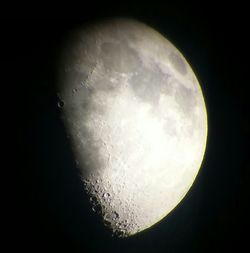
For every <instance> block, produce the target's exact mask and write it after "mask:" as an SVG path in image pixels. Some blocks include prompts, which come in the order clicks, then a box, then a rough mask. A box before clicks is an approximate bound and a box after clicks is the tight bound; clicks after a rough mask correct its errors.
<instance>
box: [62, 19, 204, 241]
mask: <svg viewBox="0 0 250 253" xmlns="http://www.w3.org/2000/svg"><path fill="white" fill-rule="evenodd" d="M59 65H60V66H59V75H58V76H59V85H58V97H59V102H58V106H59V107H60V110H61V111H62V118H63V122H64V124H65V128H66V130H67V134H68V136H69V139H70V142H71V146H72V150H73V152H74V156H75V160H76V165H77V167H78V168H79V171H80V175H81V179H82V183H83V187H84V189H85V190H86V192H87V194H88V195H89V198H90V201H91V203H92V209H93V211H95V212H97V213H99V214H101V216H102V217H103V222H104V225H106V226H108V227H109V228H110V229H111V230H112V231H113V233H114V234H117V235H119V236H122V237H125V236H130V235H133V234H135V233H138V232H140V231H142V230H144V229H146V228H149V227H151V226H152V225H154V224H155V223H157V222H158V221H160V220H161V219H162V218H163V217H165V216H166V215H167V214H168V213H169V212H171V211H172V210H173V209H174V208H175V207H176V206H177V205H178V203H179V202H180V201H181V200H182V199H183V197H184V196H185V195H186V193H187V192H188V190H189V189H190V187H191V186H192V184H193V182H194V180H195V177H196V175H197V173H198V171H199V169H200V166H201V162H202V159H203V156H204V151H205V146H206V138H207V114H206V108H205V103H204V99H203V95H202V91H201V88H200V85H199V83H198V81H197V79H196V77H195V75H194V73H193V71H192V69H191V67H190V66H189V64H188V63H187V61H186V60H185V59H184V57H183V55H182V54H181V53H180V52H179V51H178V50H177V49H176V48H175V47H174V46H173V44H171V43H170V42H169V41H168V40H167V39H166V38H165V37H163V36H162V35H161V34H160V33H158V32H157V31H155V30H154V29H152V28H150V27H149V26H147V25H145V24H142V23H140V22H137V21H134V20H130V19H113V20H106V21H103V22H99V23H95V24H92V25H89V26H88V27H85V28H82V29H81V28H79V29H78V30H76V31H75V32H72V34H71V35H70V36H69V38H68V40H67V42H66V43H65V46H64V48H63V50H62V57H61V60H60V64H59Z"/></svg>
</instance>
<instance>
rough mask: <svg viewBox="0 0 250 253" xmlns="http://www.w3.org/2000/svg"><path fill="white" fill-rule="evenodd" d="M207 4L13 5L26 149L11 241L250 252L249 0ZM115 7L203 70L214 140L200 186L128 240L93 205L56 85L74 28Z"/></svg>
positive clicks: (30, 245) (88, 248)
mask: <svg viewBox="0 0 250 253" xmlns="http://www.w3.org/2000/svg"><path fill="white" fill-rule="evenodd" d="M163 2H164V3H163ZM200 4H202V6H198V7H196V8H193V6H191V5H190V6H189V5H188V4H186V5H185V6H182V5H181V4H178V3H176V4H172V3H167V1H162V3H161V2H160V3H156V2H154V1H152V2H150V3H149V2H147V1H145V2H144V3H141V2H140V3H139V2H138V1H137V2H136V1H134V2H133V3H127V2H126V3H125V2H121V3H119V4H118V3H117V4H116V5H115V6H112V5H104V4H102V5H99V4H97V3H93V4H91V6H90V4H87V5H86V4H82V5H81V6H79V7H78V6H75V7H74V8H72V6H64V8H63V10H59V9H56V11H52V9H50V8H44V10H43V9H41V8H40V7H37V8H36V11H28V9H27V10H26V11H25V13H24V12H19V11H17V12H18V14H17V15H16V14H13V13H12V14H13V15H12V14H10V15H7V14H6V19H5V20H2V21H1V24H2V25H3V29H2V35H3V38H4V39H3V41H2V43H3V45H2V47H1V48H2V50H3V55H4V57H2V60H1V61H2V65H4V66H5V68H6V67H7V72H6V73H5V74H7V77H6V79H4V80H5V81H6V82H8V84H9V86H10V87H11V89H12V90H13V92H14V94H15V96H16V97H17V99H16V102H17V104H15V106H14V105H13V108H12V107H11V106H10V108H11V111H12V114H11V115H14V121H15V122H16V123H15V124H14V126H13V131H14V133H18V138H17V140H18V141H17V142H16V143H17V147H16V148H15V150H16V151H17V155H15V157H16V158H15V159H14V158H12V159H13V161H12V162H11V169H10V165H8V166H7V168H8V169H10V171H11V174H12V176H11V178H12V179H11V180H13V181H15V183H13V185H14V186H12V188H11V189H10V190H9V191H8V193H10V195H11V197H10V198H9V199H10V202H11V204H10V207H11V211H10V213H9V214H10V216H11V217H10V219H9V221H10V222H8V226H7V227H8V228H7V229H8V233H7V232H6V233H7V234H8V235H10V238H8V245H9V247H17V248H18V249H19V251H21V250H24V252H50V251H53V252H72V253H74V252H93V253H95V252H121V253H122V252H124V253H125V252H128V253H133V252H145V253H146V252H176V253H179V252H230V251H233V252H241V251H242V250H240V249H239V247H242V246H243V245H246V241H245V240H246V235H247V232H248V231H247V222H248V221H249V219H248V217H247V216H248V215H249V208H248V203H247V202H248V201H249V189H248V186H247V183H248V182H249V179H250V177H249V162H247V159H246V155H247V151H248V150H247V148H246V143H247V142H248V141H249V139H248V138H249V128H250V121H249V115H250V110H249V104H248V101H247V100H248V99H247V97H248V91H249V77H248V76H249V71H248V70H247V65H246V61H247V60H246V58H247V51H249V49H247V48H249V44H248V42H247V40H246V38H247V36H248V33H249V31H248V30H249V29H247V27H248V25H247V17H246V13H245V11H244V10H245V8H244V6H240V5H231V6H229V5H227V6H220V7H219V6H217V5H212V4H211V5H206V4H204V3H200ZM228 4H229V3H228ZM58 8H59V7H58ZM45 10H46V11H45ZM110 16H124V17H133V18H135V19H138V20H140V21H142V22H145V23H147V24H149V25H151V26H153V27H154V28H155V29H156V30H158V31H160V32H161V33H162V34H164V35H166V37H167V38H168V39H169V40H170V41H172V42H173V44H174V45H175V46H176V47H177V48H178V49H179V50H180V51H181V52H182V53H183V55H184V56H185V57H186V59H187V60H188V62H189V63H190V65H191V66H192V68H193V70H194V72H195V73H196V75H197V77H198V79H199V81H200V83H201V86H202V89H203V93H204V97H205V101H206V106H207V111H208V130H209V131H208V142H207V149H206V153H205V157H204V161H203V165H202V169H201V171H200V173H199V175H198V177H197V179H196V181H195V183H194V185H193V187H192V189H191V190H190V192H189V193H188V195H187V196H186V197H185V199H184V200H183V201H182V202H181V204H179V205H178V207H177V208H176V209H175V211H174V212H172V213H171V214H170V215H168V217H167V218H165V219H163V220H162V221H161V222H159V223H158V224H156V225H155V226H154V227H152V228H151V229H148V230H146V231H143V232H141V233H139V234H137V235H135V236H133V237H130V238H126V239H119V238H118V239H117V238H114V237H111V236H110V234H109V232H108V231H106V230H105V229H104V228H103V227H102V225H101V224H100V221H99V220H98V219H97V218H96V216H95V215H94V214H93V213H92V212H91V211H90V210H89V206H88V205H87V198H86V196H85V195H84V193H83V189H82V185H81V183H80V180H79V178H78V174H77V171H76V168H75V165H74V163H73V158H72V154H71V150H70V147H69V143H68V141H67V139H66V136H65V132H64V128H63V126H62V123H61V121H60V117H59V111H58V108H57V106H56V104H57V99H56V91H55V87H54V85H55V80H56V66H57V56H58V53H59V52H60V46H61V44H62V41H63V39H64V38H65V36H66V35H67V33H68V31H70V30H71V29H72V28H74V27H76V26H79V25H82V24H85V23H87V22H89V21H92V20H95V19H97V18H98V19H100V18H102V17H110ZM5 58H6V59H5ZM12 82H13V83H14V85H12V86H11V83H12ZM2 96H3V97H4V94H3V95H2ZM3 99H5V98H3ZM6 101H8V104H9V103H11V101H9V100H8V98H6ZM12 166H13V168H12ZM3 180H4V179H3ZM4 194H5V193H4ZM156 197H157V196H156ZM14 200H15V201H14ZM13 202H14V203H13ZM13 204H14V205H13ZM12 205H13V207H12Z"/></svg>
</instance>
